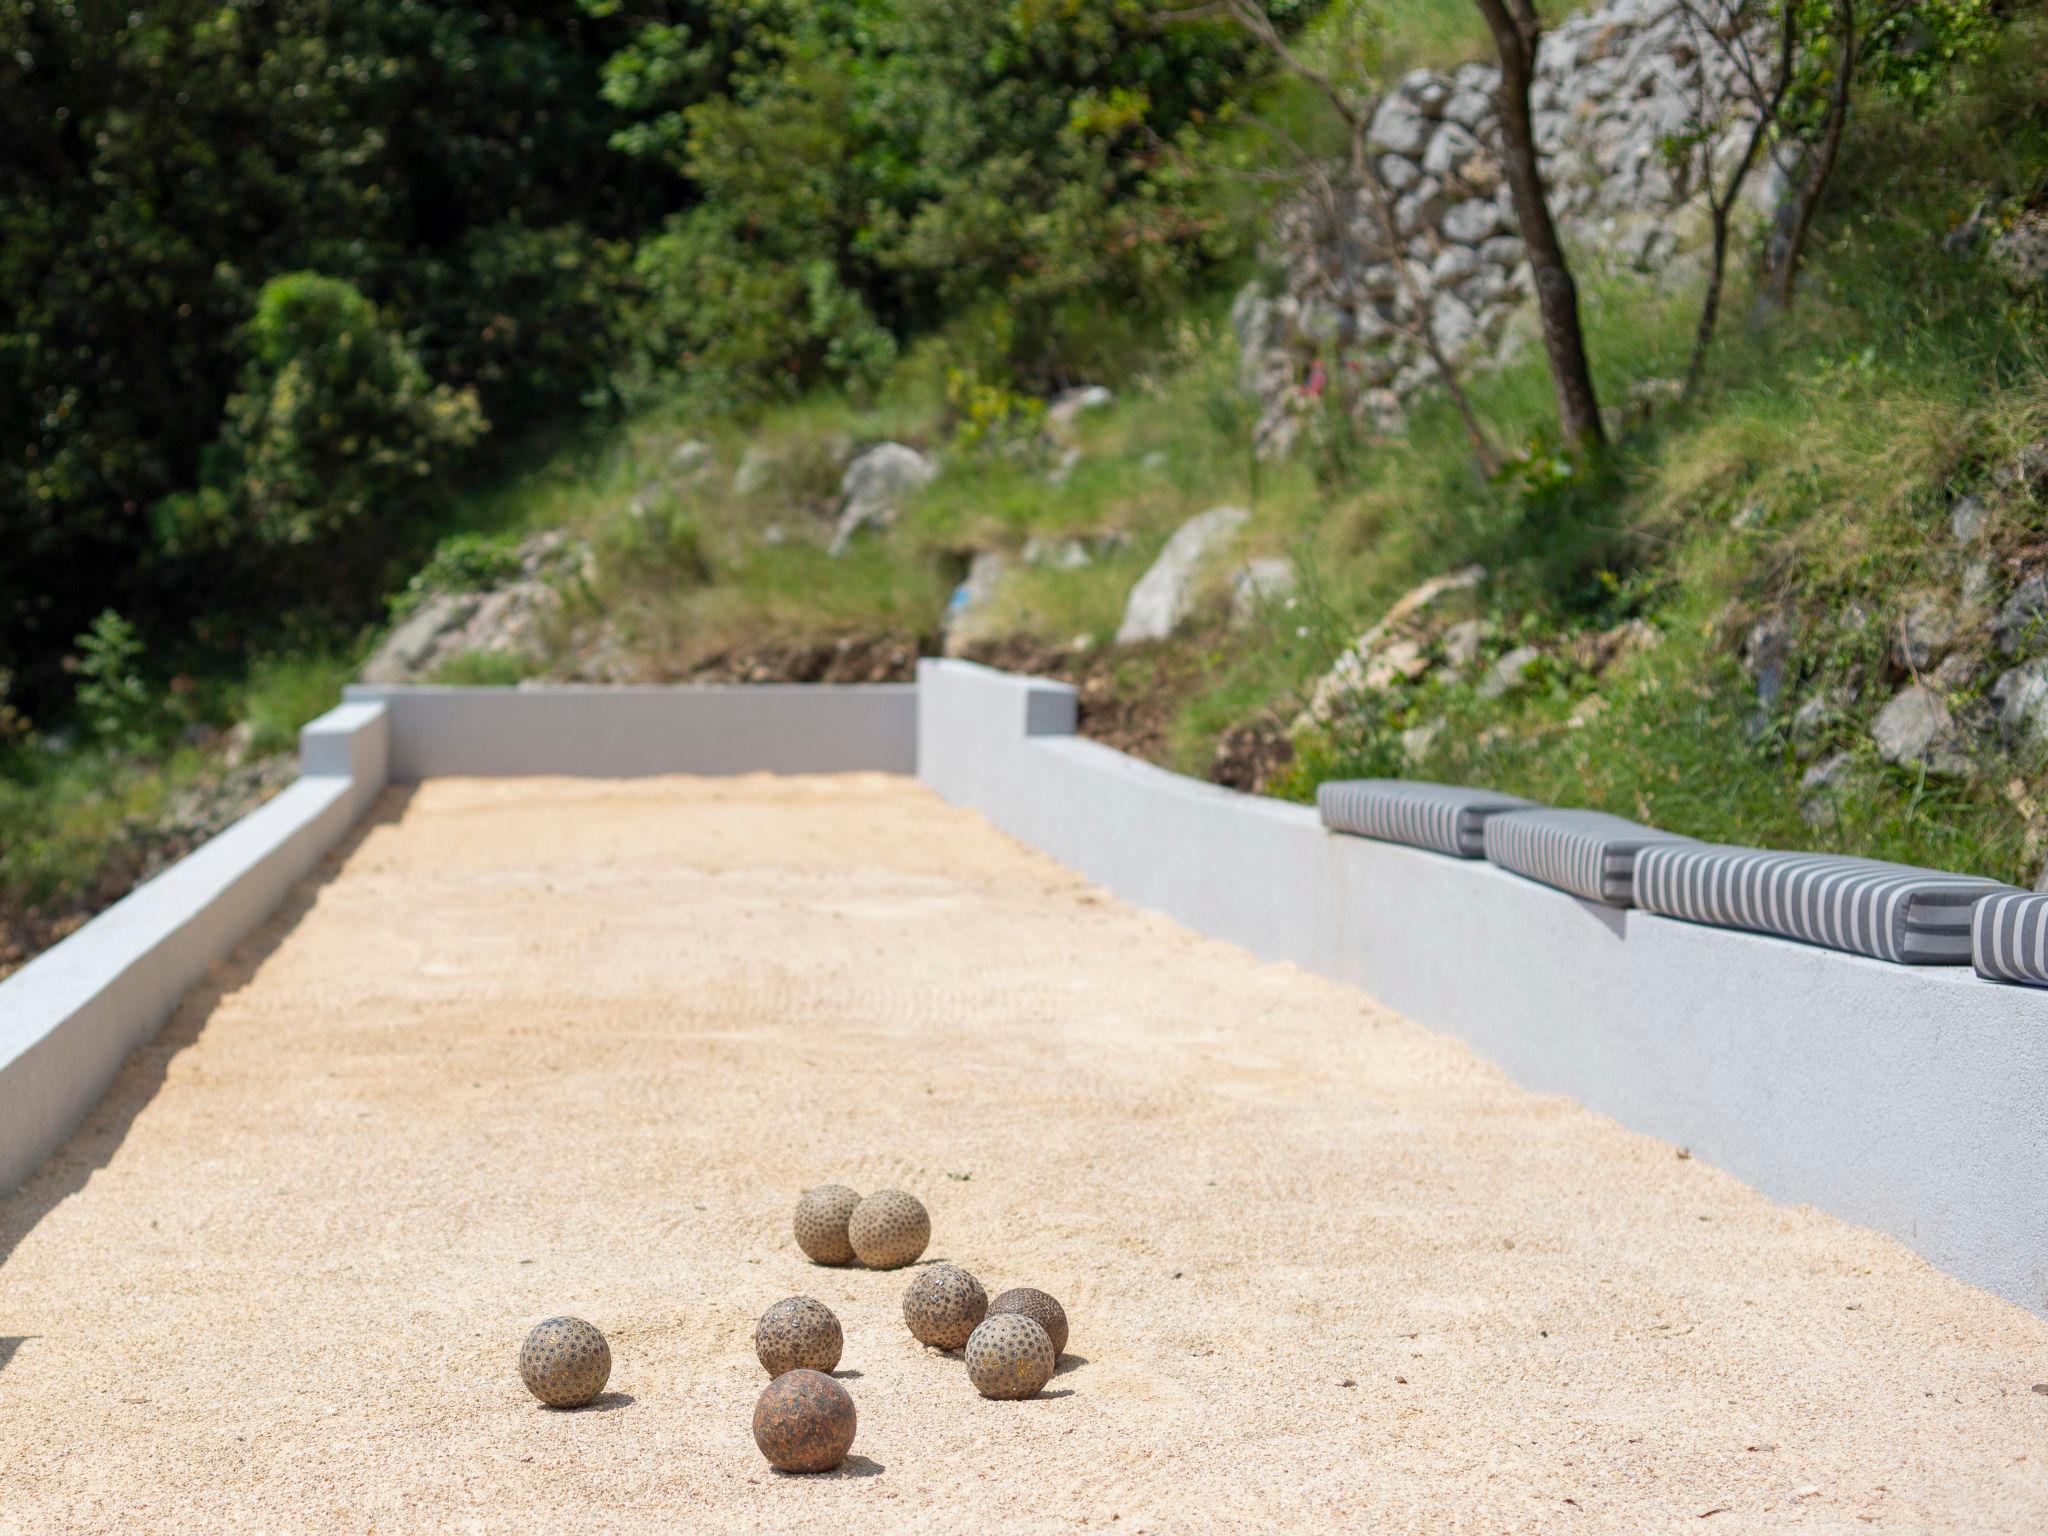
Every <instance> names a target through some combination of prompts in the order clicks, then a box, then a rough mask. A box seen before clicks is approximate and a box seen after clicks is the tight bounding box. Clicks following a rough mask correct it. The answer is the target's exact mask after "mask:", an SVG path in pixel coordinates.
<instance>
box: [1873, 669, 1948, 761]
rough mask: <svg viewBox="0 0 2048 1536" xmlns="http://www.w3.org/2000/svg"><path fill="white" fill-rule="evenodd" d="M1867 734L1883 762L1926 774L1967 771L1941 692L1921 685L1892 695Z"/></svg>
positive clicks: (1915, 685)
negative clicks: (1925, 770)
mask: <svg viewBox="0 0 2048 1536" xmlns="http://www.w3.org/2000/svg"><path fill="white" fill-rule="evenodd" d="M1870 736H1871V739H1872V740H1873V741H1875V742H1876V743H1877V750H1878V755H1879V756H1881V757H1883V758H1884V759H1885V760H1886V761H1887V762H1893V763H1899V764H1902V765H1904V766H1906V767H1909V768H1925V769H1927V770H1928V771H1929V772H1930V773H1945V774H1964V773H1967V772H1969V768H1970V764H1969V759H1968V758H1966V757H1965V756H1964V755H1963V754H1962V752H1961V751H1960V750H1959V748H1958V744H1957V739H1956V723H1955V717H1954V716H1953V715H1951V714H1950V713H1949V709H1948V705H1947V703H1946V702H1944V701H1943V699H1942V697H1941V695H1940V694H1938V693H1936V692H1935V691H1934V690H1933V689H1932V688H1929V687H1926V686H1925V685H1924V684H1921V683H1914V684H1912V685H1911V686H1909V687H1906V688H1901V689H1900V690H1899V691H1898V692H1897V693H1896V694H1894V695H1893V696H1892V698H1891V699H1890V700H1889V701H1888V702H1887V703H1886V704H1885V706H1884V708H1883V709H1881V710H1879V711H1878V712H1877V719H1876V720H1875V721H1873V722H1872V723H1871V727H1870Z"/></svg>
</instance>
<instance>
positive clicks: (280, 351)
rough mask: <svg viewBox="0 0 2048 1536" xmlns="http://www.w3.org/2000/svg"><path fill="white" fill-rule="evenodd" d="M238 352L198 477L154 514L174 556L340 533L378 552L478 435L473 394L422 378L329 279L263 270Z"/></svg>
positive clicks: (437, 495) (353, 296) (359, 299)
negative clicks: (203, 472)
mask: <svg viewBox="0 0 2048 1536" xmlns="http://www.w3.org/2000/svg"><path fill="white" fill-rule="evenodd" d="M243 347H244V350H245V352H246V354H247V356H248V364H247V366H246V367H245V369H244V371H243V374H242V382H241V388H240V390H239V391H238V392H237V393H236V394H235V396H234V397H233V398H232V399H231V400H230V401H229V402H228V419H227V425H226V427H225V429H224V431H223V433H222V435H221V440H220V442H219V443H218V444H217V445H216V447H215V450H214V453H213V454H212V456H211V458H212V462H211V463H210V464H209V466H208V475H207V483H206V484H204V485H203V486H202V487H201V488H200V489H199V490H198V491H196V492H192V493H187V494H181V495H178V496H173V497H170V498H168V499H167V500H166V501H165V503H164V505H163V507H162V509H161V513H160V530H161V535H162V538H163V540H164V543H165V544H166V545H167V546H168V547H169V548H171V549H172V550H174V551H189V550H195V549H206V548H215V549H224V550H236V551H239V550H244V549H246V548H247V547H248V546H252V545H253V546H255V547H257V548H258V549H262V550H266V551H276V550H279V549H289V548H294V547H300V548H303V547H307V546H313V547H317V548H321V549H332V548H334V547H335V546H336V545H338V544H339V542H340V541H341V540H342V539H343V538H345V537H346V538H348V539H351V540H352V541H355V542H356V543H357V544H358V546H359V547H361V546H367V547H368V548H369V549H371V550H374V551H376V552H378V553H379V554H381V552H382V551H383V550H384V549H386V548H387V547H388V544H389V536H390V532H391V530H392V528H393V526H394V525H396V524H398V523H400V522H401V521H402V520H404V519H406V518H408V517H411V516H414V515H416V514H418V513H419V512H421V511H422V510H424V509H426V508H429V507H431V506H433V505H436V504H437V503H439V502H440V500H441V499H442V497H443V496H444V495H445V490H444V487H443V485H442V484H441V482H440V480H439V479H438V478H437V476H438V474H439V473H444V472H445V471H446V470H447V469H448V468H449V466H450V464H451V462H452V461H453V459H454V457H455V455H456V454H457V453H459V451H460V450H462V449H464V448H467V447H468V446H469V445H470V444H471V443H473V442H474V441H475V440H476V438H477V437H478V436H479V435H480V434H481V433H482V431H483V430H484V426H485V423H484V420H483V416H482V413H481V412H480V411H479V410H478V409H477V403H476V396H475V394H474V392H473V391H469V390H460V391H457V390H451V389H449V388H447V387H446V386H445V385H443V386H436V385H433V384H431V383H430V382H429V381H428V379H427V376H426V372H425V370H424V369H423V368H421V366H420V362H419V358H418V357H417V356H416V355H415V354H414V353H413V351H412V350H411V349H410V348H409V347H407V346H406V345H405V343H404V342H403V341H402V340H401V339H400V338H399V337H398V336H397V335H395V334H394V333H393V332H392V331H390V330H389V329H388V328H386V326H385V325H384V324H383V322H382V320H381V318H380V317H379V315H378V313H377V310H376V307H375V306H374V305H372V304H371V303H370V301H369V300H368V299H366V298H364V297H363V296H362V295H361V294H360V293H358V292H357V291H356V290H355V289H354V288H353V287H351V286H350V285H349V284H347V283H345V282H342V281H341V280H340V279H338V278H331V277H321V276H319V275H318V274H316V273H311V272H294V273H289V274H287V275H285V276H283V277H276V278H272V279H271V280H270V281H269V282H268V283H266V284H265V285H264V287H263V291H262V293H261V294H260V295H259V297H258V299H257V303H256V313H255V316H254V317H253V318H252V319H251V320H250V322H249V325H248V326H247V328H246V329H245V331H244V333H243Z"/></svg>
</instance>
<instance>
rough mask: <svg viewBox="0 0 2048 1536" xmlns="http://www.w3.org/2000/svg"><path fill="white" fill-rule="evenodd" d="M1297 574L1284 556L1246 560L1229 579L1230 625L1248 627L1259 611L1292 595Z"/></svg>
mask: <svg viewBox="0 0 2048 1536" xmlns="http://www.w3.org/2000/svg"><path fill="white" fill-rule="evenodd" d="M1297 579H1298V577H1297V573H1296V571H1295V569H1294V562H1293V561H1292V560H1289V559H1288V558H1287V557H1286V556H1285V555H1275V556H1269V557H1267V558H1265V559H1262V560H1248V561H1246V562H1245V564H1244V565H1243V566H1241V567H1240V568H1239V569H1238V572H1237V574H1236V575H1235V576H1233V577H1232V578H1231V580H1230V626H1231V628H1233V629H1245V628H1248V627H1249V626H1250V625H1251V623H1252V621H1253V620H1254V619H1256V618H1257V617H1258V615H1259V610H1260V609H1262V608H1265V607H1267V606H1269V605H1271V604H1273V603H1279V602H1284V601H1285V600H1286V599H1288V598H1289V597H1292V596H1293V595H1294V587H1295V582H1296V581H1297Z"/></svg>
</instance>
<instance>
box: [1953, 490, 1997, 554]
mask: <svg viewBox="0 0 2048 1536" xmlns="http://www.w3.org/2000/svg"><path fill="white" fill-rule="evenodd" d="M1990 521H1991V509H1990V508H1989V507H1987V506H1985V505H1984V503H1983V502H1981V501H1979V500H1978V499H1977V498H1976V497H1975V496H1958V497H1957V498H1956V504H1955V505H1954V506H1953V507H1951V508H1949V514H1948V527H1949V532H1950V533H1952V534H1954V535H1955V540H1956V542H1957V543H1958V544H1974V543H1976V542H1977V541H1978V540H1979V539H1980V538H1982V537H1983V536H1984V525H1985V524H1986V523H1988V522H1990Z"/></svg>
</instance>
